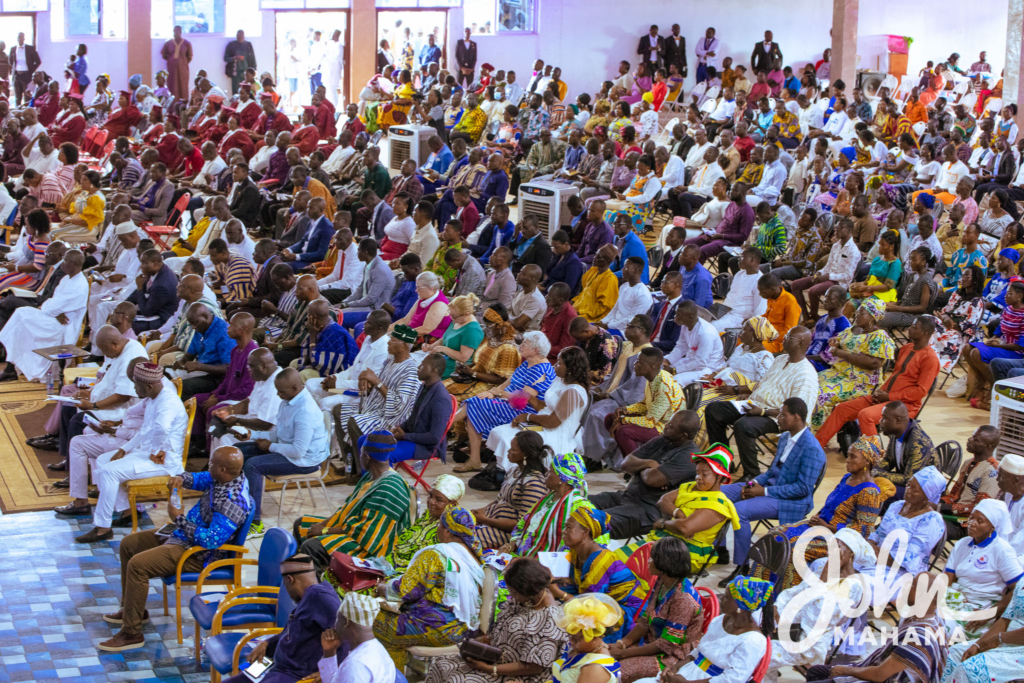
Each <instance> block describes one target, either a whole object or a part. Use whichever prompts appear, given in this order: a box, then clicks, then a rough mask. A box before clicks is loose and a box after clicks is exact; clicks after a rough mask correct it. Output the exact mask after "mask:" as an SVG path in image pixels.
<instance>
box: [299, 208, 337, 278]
mask: <svg viewBox="0 0 1024 683" xmlns="http://www.w3.org/2000/svg"><path fill="white" fill-rule="evenodd" d="M332 237H334V224H333V223H331V222H330V221H329V220H327V216H320V218H319V220H317V221H316V222H315V223H314V224H313V225H311V226H309V229H308V230H306V234H305V235H303V236H302V239H300V240H299V241H298V242H296V243H295V244H293V245H292V246H290V247H289V248H288V249H289V250H290V251H291V252H292V253H293V254H295V260H294V261H288V265H289V266H291V268H292V270H294V271H296V272H298V271H300V270H302V269H303V268H305V267H307V266H308V265H309V264H310V263H316V262H318V261H323V260H324V257H325V256H327V249H328V247H329V246H330V244H331V238H332Z"/></svg>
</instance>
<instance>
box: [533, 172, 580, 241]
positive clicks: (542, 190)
mask: <svg viewBox="0 0 1024 683" xmlns="http://www.w3.org/2000/svg"><path fill="white" fill-rule="evenodd" d="M579 192H580V191H579V188H577V187H576V186H574V185H569V184H567V183H552V182H548V181H544V180H537V181H534V182H531V183H523V184H522V185H520V186H519V217H520V219H522V217H523V216H525V215H527V214H533V215H534V216H536V217H537V221H538V223H540V231H541V234H544V235H547V236H548V241H549V242H550V241H551V237H552V236H553V235H554V234H555V233H556V232H558V229H559V228H561V227H562V226H563V225H569V220H570V218H571V215H570V214H569V207H568V206H567V205H568V203H569V197H571V196H572V195H574V194H579Z"/></svg>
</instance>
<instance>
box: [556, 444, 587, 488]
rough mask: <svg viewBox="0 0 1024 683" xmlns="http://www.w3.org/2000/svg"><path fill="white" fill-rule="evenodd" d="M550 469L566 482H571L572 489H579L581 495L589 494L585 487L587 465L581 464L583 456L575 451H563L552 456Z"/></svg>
mask: <svg viewBox="0 0 1024 683" xmlns="http://www.w3.org/2000/svg"><path fill="white" fill-rule="evenodd" d="M551 469H553V470H554V471H555V473H556V474H558V478H559V479H561V480H562V481H564V482H565V483H566V484H572V487H573V488H574V489H579V490H580V491H582V492H583V495H584V496H586V495H589V490H588V488H587V479H586V477H587V466H586V465H584V464H583V458H581V457H580V456H579V455H578V454H577V453H575V452H572V453H564V454H562V455H555V457H554V458H552V462H551Z"/></svg>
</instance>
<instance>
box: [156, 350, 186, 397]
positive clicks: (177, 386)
mask: <svg viewBox="0 0 1024 683" xmlns="http://www.w3.org/2000/svg"><path fill="white" fill-rule="evenodd" d="M159 356H160V354H159V353H158V352H156V351H154V352H153V356H152V359H153V362H154V363H155V362H156V359H157V358H158V357H159ZM171 384H173V385H174V388H175V389H177V390H178V398H181V384H182V379H181V378H180V377H172V378H171Z"/></svg>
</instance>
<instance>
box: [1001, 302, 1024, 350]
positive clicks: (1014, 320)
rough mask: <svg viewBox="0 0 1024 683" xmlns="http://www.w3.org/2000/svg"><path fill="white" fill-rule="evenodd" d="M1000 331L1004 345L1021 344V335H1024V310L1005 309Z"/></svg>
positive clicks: (1011, 307)
mask: <svg viewBox="0 0 1024 683" xmlns="http://www.w3.org/2000/svg"><path fill="white" fill-rule="evenodd" d="M999 330H1000V334H1001V335H1002V337H1003V343H1004V344H1020V342H1021V334H1022V333H1024V308H1022V309H1020V310H1017V309H1016V308H1014V307H1013V306H1007V307H1006V308H1004V309H1003V317H1002V318H1001V319H1000V320H999Z"/></svg>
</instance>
